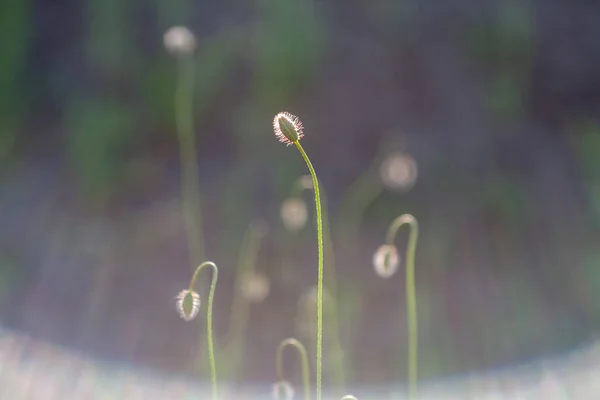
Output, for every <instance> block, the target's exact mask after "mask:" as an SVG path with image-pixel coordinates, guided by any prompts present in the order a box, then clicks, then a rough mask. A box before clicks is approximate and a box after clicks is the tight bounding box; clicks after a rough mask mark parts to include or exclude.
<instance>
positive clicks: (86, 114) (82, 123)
mask: <svg viewBox="0 0 600 400" xmlns="http://www.w3.org/2000/svg"><path fill="white" fill-rule="evenodd" d="M126 110H127V108H126V106H123V105H120V104H118V103H117V102H115V101H110V100H106V99H105V100H102V99H94V100H79V101H72V102H71V104H70V105H69V107H68V109H67V116H66V126H67V135H68V146H69V157H70V161H71V165H72V166H73V170H74V171H76V173H77V178H78V180H79V184H80V186H81V188H82V189H83V190H84V192H85V193H86V194H88V195H91V196H93V195H98V194H104V195H106V194H108V193H109V192H110V190H111V189H112V186H113V185H114V183H115V182H116V181H117V179H118V177H119V175H120V173H121V170H122V167H123V161H124V159H123V150H125V148H126V145H127V144H128V141H129V139H130V137H131V130H132V129H133V122H134V121H133V119H132V117H131V116H130V115H129V114H128V113H127V112H126Z"/></svg>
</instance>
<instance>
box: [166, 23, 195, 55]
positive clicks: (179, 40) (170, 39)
mask: <svg viewBox="0 0 600 400" xmlns="http://www.w3.org/2000/svg"><path fill="white" fill-rule="evenodd" d="M163 42H164V45H165V48H166V49H167V50H168V51H169V52H170V53H171V54H175V55H177V54H190V53H193V52H194V50H195V49H196V38H195V37H194V34H193V33H192V32H191V31H190V30H189V29H188V28H186V27H184V26H174V27H172V28H169V29H168V30H167V31H166V32H165V35H164V37H163Z"/></svg>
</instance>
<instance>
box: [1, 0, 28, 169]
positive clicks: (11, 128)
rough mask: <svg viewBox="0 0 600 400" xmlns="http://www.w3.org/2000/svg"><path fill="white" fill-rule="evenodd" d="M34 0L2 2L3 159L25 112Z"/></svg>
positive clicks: (11, 145) (14, 139) (5, 158)
mask: <svg viewBox="0 0 600 400" xmlns="http://www.w3.org/2000/svg"><path fill="white" fill-rule="evenodd" d="M30 13H31V2H30V1H29V0H2V2H0V49H2V56H1V57H0V93H1V94H2V95H1V96H0V162H2V161H4V160H7V159H8V158H9V157H10V156H11V152H12V150H13V147H14V145H15V143H16V139H17V134H18V131H19V128H20V125H21V124H22V122H23V118H24V116H25V115H24V114H25V105H26V99H25V96H24V94H23V90H22V88H21V87H20V85H21V82H22V80H23V79H22V78H21V74H22V73H23V69H24V66H25V62H26V57H27V50H28V49H29V35H30V24H29V18H30Z"/></svg>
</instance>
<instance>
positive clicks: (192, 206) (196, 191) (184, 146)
mask: <svg viewBox="0 0 600 400" xmlns="http://www.w3.org/2000/svg"><path fill="white" fill-rule="evenodd" d="M177 67H178V74H177V89H176V93H175V124H176V129H177V136H178V142H179V153H180V155H179V159H180V163H181V171H180V174H181V197H182V199H181V201H182V206H183V207H182V208H183V222H184V224H185V229H186V239H187V246H188V252H189V257H190V264H191V265H196V263H197V262H198V260H201V259H202V256H203V254H204V246H203V237H202V229H201V228H200V225H201V214H200V187H199V184H198V171H197V169H196V168H197V164H198V163H197V160H196V138H195V136H194V117H193V109H192V101H193V97H194V89H193V88H194V64H193V58H192V56H191V55H190V54H180V55H178V56H177Z"/></svg>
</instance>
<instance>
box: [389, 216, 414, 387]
mask: <svg viewBox="0 0 600 400" xmlns="http://www.w3.org/2000/svg"><path fill="white" fill-rule="evenodd" d="M404 224H408V225H410V234H409V237H408V248H407V252H406V312H407V319H408V320H407V322H408V393H409V398H410V399H414V398H415V396H416V392H417V351H418V335H419V332H418V319H417V298H416V289H415V252H416V249H417V238H418V235H419V224H418V223H417V220H416V219H415V217H413V216H412V215H410V214H403V215H401V216H399V217H398V218H396V219H395V220H394V221H393V222H392V223H391V225H390V228H389V230H388V235H387V244H389V245H393V244H394V240H395V239H396V233H397V232H398V230H399V229H400V227H401V226H402V225H404Z"/></svg>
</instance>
